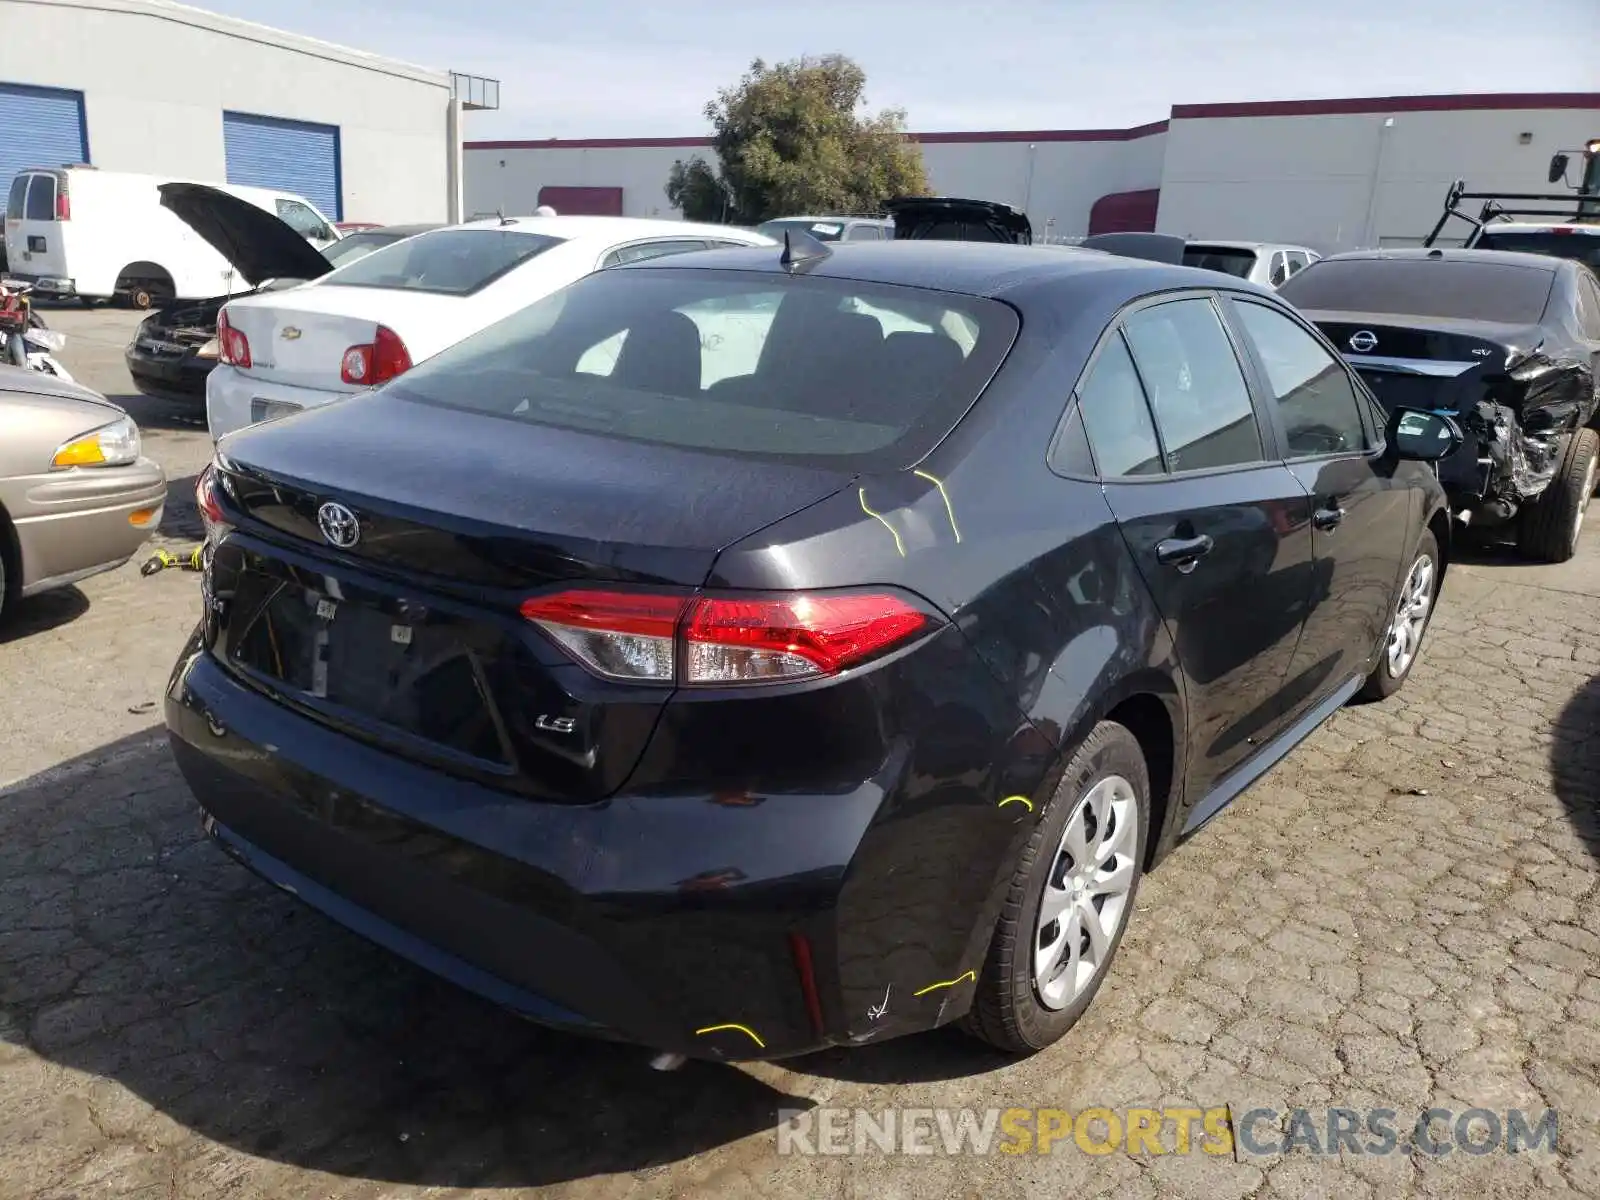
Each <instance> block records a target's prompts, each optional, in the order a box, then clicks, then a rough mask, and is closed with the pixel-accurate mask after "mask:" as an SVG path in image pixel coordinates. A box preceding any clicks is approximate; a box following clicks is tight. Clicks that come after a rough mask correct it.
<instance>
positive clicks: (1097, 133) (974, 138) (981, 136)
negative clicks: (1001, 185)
mask: <svg viewBox="0 0 1600 1200" xmlns="http://www.w3.org/2000/svg"><path fill="white" fill-rule="evenodd" d="M1166 131H1167V122H1165V121H1152V122H1150V123H1149V124H1148V125H1135V126H1134V127H1133V128H1132V129H995V130H987V131H984V130H978V131H973V132H971V133H964V132H961V131H955V132H951V133H913V134H912V135H911V139H912V140H913V141H915V142H920V143H921V144H922V145H924V146H938V145H944V144H950V143H957V144H959V143H963V142H1132V141H1136V140H1138V139H1139V138H1142V137H1150V136H1151V135H1152V134H1157V133H1165V132H1166Z"/></svg>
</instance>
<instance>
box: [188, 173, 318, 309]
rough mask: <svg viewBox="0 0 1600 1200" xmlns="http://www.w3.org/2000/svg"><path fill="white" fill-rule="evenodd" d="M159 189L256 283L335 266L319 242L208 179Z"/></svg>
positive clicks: (303, 276)
mask: <svg viewBox="0 0 1600 1200" xmlns="http://www.w3.org/2000/svg"><path fill="white" fill-rule="evenodd" d="M157 190H158V191H160V193H161V203H162V204H163V205H165V206H166V207H167V208H169V209H171V210H172V211H173V212H174V213H176V214H177V216H178V219H179V220H180V221H182V222H183V223H184V224H185V225H187V226H189V228H190V229H193V230H194V231H195V232H196V233H198V234H199V235H200V236H201V237H202V238H204V239H205V240H206V241H207V242H208V243H209V244H210V245H211V247H212V248H213V249H215V250H216V252H217V253H218V254H220V255H222V257H223V258H225V259H227V260H228V263H229V265H230V266H232V267H233V269H234V270H235V271H237V272H238V273H239V276H240V277H241V278H242V279H243V280H244V281H245V282H246V283H248V284H249V285H250V286H251V287H260V286H261V285H262V284H263V283H265V282H266V281H267V280H269V279H319V278H321V277H322V276H323V275H326V274H327V273H328V272H329V271H331V270H333V264H332V263H330V262H329V261H328V260H327V259H326V258H324V257H322V254H321V253H320V252H319V251H318V250H317V248H316V247H315V246H313V245H312V244H311V243H310V242H308V241H306V240H305V238H303V237H301V236H300V235H299V234H298V233H296V232H295V231H294V230H293V229H291V228H289V226H288V225H286V224H284V223H283V222H282V221H280V220H278V218H277V217H275V216H273V215H272V214H271V213H269V212H267V211H266V210H264V209H260V208H257V207H256V206H255V205H254V204H251V203H250V202H249V201H248V200H241V199H239V197H237V196H230V195H229V194H228V193H227V192H220V191H218V190H217V189H216V188H213V187H207V186H206V185H205V184H203V183H163V184H162V185H161V186H160V188H158V189H157Z"/></svg>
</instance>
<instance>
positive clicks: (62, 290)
mask: <svg viewBox="0 0 1600 1200" xmlns="http://www.w3.org/2000/svg"><path fill="white" fill-rule="evenodd" d="M177 182H185V183H187V182H193V181H191V180H181V181H180V180H174V179H168V178H167V177H165V176H160V175H132V174H128V173H126V172H122V171H101V170H98V169H96V168H94V167H87V166H78V167H61V168H54V169H52V168H37V169H29V170H25V171H23V172H21V173H20V174H18V175H17V177H16V178H15V179H14V180H12V181H11V190H10V192H9V194H8V196H7V199H6V237H5V246H6V259H7V266H6V272H7V274H8V275H10V276H11V277H13V278H17V279H25V280H27V281H29V282H31V283H32V284H33V285H34V286H35V288H36V289H37V291H38V294H39V295H40V296H59V297H69V296H76V297H81V298H82V299H84V300H109V299H111V298H113V297H115V298H118V299H123V300H126V301H128V302H129V303H131V304H132V305H133V306H134V307H135V308H149V307H150V306H151V305H152V304H160V303H162V302H164V301H167V300H204V299H207V298H209V297H212V296H222V295H231V294H232V293H234V292H240V291H247V290H249V287H250V285H249V284H248V283H246V282H245V281H244V280H243V279H241V278H239V277H238V276H237V275H236V274H235V272H234V270H233V268H232V267H230V266H229V265H228V261H227V259H225V258H223V257H222V255H220V254H218V253H217V251H216V250H214V249H213V248H212V247H211V246H210V245H208V244H207V243H206V242H205V241H204V240H203V239H202V238H200V237H199V235H197V234H196V233H195V231H194V230H193V229H191V228H189V226H187V225H185V224H184V223H183V222H182V221H180V220H179V219H178V218H177V217H175V216H173V215H172V213H171V212H169V211H168V210H167V209H165V208H163V207H162V205H161V195H160V193H159V192H157V191H156V188H157V187H158V186H159V185H160V184H163V183H177ZM208 186H211V187H215V188H216V189H217V190H218V191H222V192H228V193H230V194H231V195H234V196H237V197H239V199H241V200H245V201H248V202H249V203H251V204H253V205H255V206H256V207H257V208H260V209H263V210H265V211H266V212H269V213H272V214H273V215H274V216H276V217H278V218H279V219H281V220H282V221H283V222H284V223H285V224H287V225H289V226H290V227H292V228H293V229H294V230H295V232H296V233H299V234H300V235H301V236H302V237H304V238H305V239H306V240H307V241H309V242H310V243H311V244H312V245H313V246H315V247H316V248H317V249H319V250H320V249H322V248H323V247H324V246H327V245H330V244H332V243H333V242H335V241H337V240H338V239H339V234H338V231H337V230H335V229H334V227H333V223H332V222H331V221H329V220H328V219H327V218H326V217H325V216H323V215H322V214H321V213H320V212H318V211H317V209H316V206H315V205H313V204H312V203H311V202H310V201H309V200H307V199H305V197H303V196H296V195H293V194H291V193H289V192H274V191H271V190H269V189H266V188H254V187H237V186H234V185H232V184H221V183H219V184H210V185H208Z"/></svg>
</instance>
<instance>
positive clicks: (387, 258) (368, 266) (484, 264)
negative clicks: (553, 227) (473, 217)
mask: <svg viewBox="0 0 1600 1200" xmlns="http://www.w3.org/2000/svg"><path fill="white" fill-rule="evenodd" d="M565 240H566V239H564V238H557V237H551V236H550V235H549V234H544V233H521V232H519V231H517V230H514V229H440V230H436V231H435V232H433V233H424V234H419V235H418V236H417V237H414V238H408V239H407V240H406V241H403V242H395V243H394V244H393V245H389V246H384V247H382V248H380V249H377V250H374V251H373V252H372V253H371V254H367V255H364V256H363V257H361V258H358V259H356V260H355V261H354V262H351V263H349V264H348V265H346V266H343V267H340V268H338V269H337V270H335V271H334V272H333V273H332V274H330V275H327V276H325V277H324V279H323V282H324V283H329V284H338V285H339V286H340V287H372V288H395V289H398V290H400V291H406V292H439V293H442V294H444V295H448V296H466V295H470V294H471V293H473V292H476V291H479V290H480V289H482V288H485V287H487V286H488V285H489V284H491V283H493V282H494V281H495V280H496V279H499V278H500V276H502V275H504V274H505V273H506V272H507V271H510V270H512V269H513V268H515V267H519V266H521V265H522V264H523V263H525V262H527V261H529V260H530V259H532V258H536V257H537V256H538V255H540V254H543V253H544V252H545V251H546V250H548V249H550V247H552V246H558V245H560V244H561V243H562V242H563V241H565Z"/></svg>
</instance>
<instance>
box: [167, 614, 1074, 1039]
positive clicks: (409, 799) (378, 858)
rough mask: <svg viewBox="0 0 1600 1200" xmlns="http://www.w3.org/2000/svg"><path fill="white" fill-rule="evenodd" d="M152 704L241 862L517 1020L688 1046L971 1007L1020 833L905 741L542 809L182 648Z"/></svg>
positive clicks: (836, 1033)
mask: <svg viewBox="0 0 1600 1200" xmlns="http://www.w3.org/2000/svg"><path fill="white" fill-rule="evenodd" d="M166 716H167V724H168V728H169V731H170V735H171V740H172V746H173V752H174V755H175V757H176V759H177V762H178V765H179V768H180V769H181V770H182V772H183V775H184V777H185V779H186V780H187V782H188V784H189V786H190V788H191V789H192V790H193V792H194V794H195V796H196V798H197V799H198V800H199V803H200V806H201V809H202V812H203V814H204V819H205V822H206V826H207V829H208V830H209V832H210V833H211V835H212V837H213V838H215V839H216V840H217V841H218V842H219V843H221V844H222V845H223V847H224V848H225V849H227V850H228V852H229V853H231V854H233V855H234V856H235V857H236V858H238V859H240V860H241V861H243V862H244V863H246V864H247V865H248V866H250V867H251V869H253V870H255V871H256V872H257V873H259V874H261V875H262V876H264V877H265V878H267V879H268V880H270V881H272V882H273V883H275V884H277V885H278V886H279V887H282V888H284V889H285V890H288V891H291V892H293V893H294V894H295V895H297V896H299V897H300V898H301V899H302V900H304V901H306V902H307V903H309V904H311V905H312V906H313V907H315V908H317V909H319V910H321V911H322V912H324V913H325V914H326V915H328V916H330V917H332V918H333V919H334V920H336V921H338V922H340V923H341V924H344V925H346V926H347V927H349V928H351V929H353V930H355V931H356V932H358V933H360V934H362V935H364V936H366V937H368V938H369V939H371V940H372V941H375V942H377V943H379V944H380V945H383V946H386V947H387V948H389V949H390V950H392V951H394V952H396V953H398V954H400V955H402V956H404V957H406V958H408V959H410V960H412V961H413V962H415V963H417V964H418V965H420V966H422V967H424V968H426V969H428V970H431V971H434V972H436V973H438V974H440V975H442V976H444V977H446V978H448V979H451V980H453V981H454V982H456V983H457V984H459V985H461V986H463V987H466V988H468V989H469V990H472V991H475V992H478V993H479V994H481V995H484V996H485V997H487V998H489V999H490V1000H492V1001H494V1002H496V1003H499V1004H502V1005H504V1006H505V1007H507V1008H509V1009H511V1010H513V1011H515V1012H518V1013H521V1014H522V1015H524V1016H527V1017H529V1018H530V1019H533V1020H536V1021H539V1022H541V1023H544V1024H548V1025H551V1026H554V1027H557V1028H562V1029H567V1030H571V1031H574V1032H580V1033H585V1034H589V1035H593V1036H601V1037H607V1038H611V1039H615V1040H621V1041H628V1042H635V1043H638V1044H641V1045H644V1046H648V1047H651V1048H654V1049H658V1050H667V1051H674V1052H678V1053H682V1054H686V1055H689V1056H691V1057H698V1058H709V1059H725V1060H734V1059H760V1058H778V1057H786V1056H790V1055H795V1054H801V1053H805V1052H807V1051H810V1050H814V1049H818V1048H821V1047H824V1046H827V1045H838V1044H849V1043H854V1042H863V1041H868V1040H881V1039H883V1038H888V1037H893V1036H897V1035H900V1034H905V1033H912V1032H916V1031H919V1030H922V1029H927V1028H930V1027H933V1026H935V1025H938V1024H942V1023H944V1022H947V1021H949V1020H952V1019H954V1018H955V1017H957V1016H959V1015H961V1014H962V1013H964V1012H965V1011H966V1010H967V1008H968V1007H969V1005H970V1003H971V999H972V995H973V991H974V988H975V984H976V975H977V971H978V970H979V969H981V967H982V960H983V955H984V953H985V951H986V950H987V948H988V942H989V936H990V931H991V930H992V928H993V921H994V915H995V911H996V909H997V906H998V899H999V897H998V893H997V891H996V884H997V882H999V881H1001V880H1003V879H1005V878H1008V877H1009V871H1003V870H1002V867H1003V866H1004V865H1005V864H1006V863H1008V862H1009V861H1011V859H1010V857H1009V856H1010V855H1011V854H1013V853H1014V852H1015V849H1016V848H1017V847H1018V846H1020V844H1021V842H1022V840H1024V839H1025V838H1026V836H1027V830H1028V822H1027V820H1026V818H1025V816H1024V815H1023V814H1021V813H1020V812H1019V811H1018V810H1019V809H1020V808H1021V806H1012V807H1011V808H1009V809H1000V808H997V807H996V801H995V799H994V798H993V797H991V796H988V795H987V794H986V793H985V792H984V791H981V790H980V789H978V788H975V787H973V786H972V785H971V784H970V783H969V784H967V785H966V786H965V788H964V789H962V790H960V791H958V792H955V793H954V794H952V793H951V792H950V791H947V790H941V789H940V788H938V787H937V786H934V787H933V788H932V790H931V791H930V790H929V788H930V781H929V778H928V776H927V774H926V773H925V769H926V768H925V764H919V762H918V761H917V756H916V754H915V752H914V751H912V750H909V749H907V748H902V749H901V752H900V753H899V755H898V756H897V757H893V758H892V759H891V760H890V761H888V762H886V763H885V764H884V767H883V770H882V771H881V772H880V773H879V774H878V775H876V776H875V777H874V778H871V779H866V780H862V781H860V782H859V783H858V784H856V785H855V786H848V787H847V786H841V787H840V790H839V791H837V792H834V793H829V794H804V795H801V794H784V793H780V792H770V793H760V794H751V793H741V794H739V795H737V796H731V797H730V796H729V795H728V794H726V793H723V794H708V793H706V792H693V793H685V792H684V791H683V790H682V789H674V790H672V791H669V792H662V793H656V794H632V793H629V792H627V791H625V792H624V793H623V794H620V795H618V796H615V797H613V798H612V799H610V800H608V801H606V802H603V803H600V804H592V805H566V804H552V803H541V802H537V801H533V800H530V799H528V798H526V797H522V796H516V795H510V794H507V793H504V792H499V791H494V790H491V789H488V788H484V787H481V786H478V785H476V784H473V783H471V782H468V781H465V780H462V779H459V778H455V777H453V776H448V775H445V774H443V773H440V772H436V771H433V770H431V769H429V768H426V767H422V766H419V765H417V764H414V763H411V762H408V761H406V760H403V759H400V758H397V757H395V756H393V755H391V754H388V753H386V752H384V751H382V750H380V749H378V748H376V747H373V746H369V745H367V744H365V743H363V742H359V741H356V740H353V739H351V738H349V737H346V736H343V735H342V734H340V733H338V732H336V731H334V730H332V729H329V728H327V727H325V726H323V725H321V724H318V723H316V722H313V721H311V720H309V719H307V718H305V717H303V716H301V715H299V714H298V713H297V712H295V711H293V710H291V709H288V708H286V707H284V706H282V705H280V704H278V703H277V702H275V701H274V700H272V699H270V698H269V697H267V696H266V695H264V694H261V693H258V692H256V691H255V690H253V689H251V688H248V687H246V686H245V685H244V684H242V683H241V682H239V681H238V680H237V679H236V678H235V677H234V676H233V675H232V674H231V673H229V672H227V671H225V670H224V669H223V668H222V667H221V666H220V665H219V664H218V663H217V661H216V660H215V659H214V658H213V657H212V656H211V655H210V653H209V652H207V651H205V650H204V649H202V648H201V646H200V643H199V641H198V639H195V640H193V641H191V643H190V645H189V647H188V648H187V649H186V651H185V653H184V656H183V657H182V658H181V659H180V660H179V663H178V666H177V668H176V669H175V671H174V673H173V677H172V681H171V684H170V686H169V689H168V694H167V699H166ZM930 740H932V739H930ZM944 750H945V752H946V754H947V755H948V744H946V746H945V747H944ZM976 766H977V764H965V763H962V764H956V763H950V764H949V769H951V770H954V771H955V772H956V773H957V774H960V775H965V776H966V778H968V779H970V778H972V775H971V773H970V771H971V768H973V767H976ZM985 767H986V768H987V769H989V770H994V769H995V764H994V762H993V757H992V753H991V755H990V762H989V763H987V764H985ZM1022 769H1023V770H1024V771H1027V772H1029V773H1032V774H1034V775H1036V776H1042V775H1044V774H1045V773H1046V771H1047V769H1048V764H1047V763H1045V762H1043V761H1039V760H1037V759H1033V760H1029V761H1027V762H1026V763H1025V764H1023V765H1022ZM980 773H981V772H980ZM1006 774H1007V772H1005V771H1004V770H1001V771H1000V772H999V777H998V778H996V782H999V783H1000V786H1001V787H1010V788H1012V790H1020V789H1017V788H1016V787H1015V786H1014V784H1015V782H1016V781H1017V780H1016V776H1015V774H1014V773H1013V774H1012V775H1011V778H1009V779H1005V781H1004V782H1000V779H1002V778H1004V777H1005V776H1006ZM1034 786H1041V780H1040V779H1039V778H1035V784H1034ZM1029 791H1030V793H1031V792H1032V788H1030V789H1029ZM880 1006H881V1007H880Z"/></svg>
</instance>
